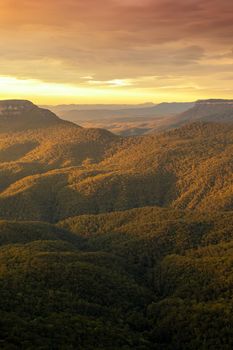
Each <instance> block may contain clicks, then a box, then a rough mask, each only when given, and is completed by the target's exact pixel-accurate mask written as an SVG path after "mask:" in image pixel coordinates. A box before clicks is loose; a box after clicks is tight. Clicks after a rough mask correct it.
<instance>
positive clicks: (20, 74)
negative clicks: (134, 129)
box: [0, 0, 233, 104]
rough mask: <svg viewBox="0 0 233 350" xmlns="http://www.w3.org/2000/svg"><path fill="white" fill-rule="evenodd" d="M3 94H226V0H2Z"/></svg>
mask: <svg viewBox="0 0 233 350" xmlns="http://www.w3.org/2000/svg"><path fill="white" fill-rule="evenodd" d="M0 36H1V37H0V39H1V40H0V52H1V55H0V99H5V98H26V99H30V100H32V101H34V102H35V103H40V104H44V103H51V104H59V103H98V102H99V103H122V102H124V103H139V102H148V101H152V102H161V101H191V100H196V99H199V98H211V97H212V98H217V97H218V98H233V40H232V38H233V1H232V0H49V1H48V0H40V1H38V0H20V1H19V0H0Z"/></svg>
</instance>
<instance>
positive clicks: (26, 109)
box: [0, 100, 69, 132]
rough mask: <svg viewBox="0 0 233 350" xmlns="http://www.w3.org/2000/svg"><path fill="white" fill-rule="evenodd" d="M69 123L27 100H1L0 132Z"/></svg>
mask: <svg viewBox="0 0 233 350" xmlns="http://www.w3.org/2000/svg"><path fill="white" fill-rule="evenodd" d="M61 123H66V124H67V123H69V122H66V121H63V120H62V119H60V118H58V117H57V116H56V115H55V114H54V113H52V112H51V111H49V110H47V109H43V108H39V107H37V106H36V105H34V104H33V103H32V102H30V101H26V100H6V101H0V132H15V131H23V130H27V129H35V128H45V127H49V126H51V125H55V124H61Z"/></svg>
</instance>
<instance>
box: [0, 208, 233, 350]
mask: <svg viewBox="0 0 233 350" xmlns="http://www.w3.org/2000/svg"><path fill="white" fill-rule="evenodd" d="M0 238H1V242H0V244H1V248H0V261H1V270H0V280H1V283H0V296H1V297H0V307H1V320H0V330H1V348H3V349H34V348H38V349H77V348H78V349H85V350H86V349H90V350H91V349H165V350H167V349H177V350H178V349H179V350H180V349H184V350H187V349H216V350H217V349H231V348H232V346H233V337H232V327H233V317H232V308H233V303H232V287H233V280H232V264H233V259H232V250H233V218H232V214H231V213H229V214H228V213H226V214H224V215H222V214H221V215H220V214H216V215H211V214H209V215H205V214H201V213H198V212H186V211H177V210H171V209H161V208H156V207H154V208H149V207H148V208H143V209H133V210H130V211H125V212H116V213H110V214H101V215H97V216H96V215H91V216H86V215H84V216H79V217H75V218H71V219H68V220H65V221H63V222H61V223H58V224H57V225H51V224H45V223H35V222H34V223H33V222H24V223H20V222H18V223H16V222H8V221H2V222H1V223H0Z"/></svg>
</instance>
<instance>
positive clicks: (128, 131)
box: [52, 99, 233, 136]
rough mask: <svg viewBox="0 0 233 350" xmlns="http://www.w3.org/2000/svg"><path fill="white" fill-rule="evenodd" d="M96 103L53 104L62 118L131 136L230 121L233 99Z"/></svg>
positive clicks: (55, 110)
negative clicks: (194, 101)
mask: <svg viewBox="0 0 233 350" xmlns="http://www.w3.org/2000/svg"><path fill="white" fill-rule="evenodd" d="M97 107H98V108H97ZM97 107H96V106H95V105H94V106H93V107H90V106H85V105H84V106H82V105H77V106H76V107H75V105H71V106H58V107H53V108H52V110H53V111H54V112H55V113H57V114H58V115H59V116H60V117H61V118H63V119H65V120H69V121H72V122H74V123H76V124H78V125H81V126H84V127H94V128H96V127H98V128H105V129H108V130H109V131H111V132H113V133H115V134H118V135H122V136H132V135H143V134H148V133H151V132H157V131H163V130H168V129H171V128H174V127H179V126H181V125H183V124H185V123H187V122H192V121H211V122H218V121H220V122H229V121H231V120H232V110H233V103H232V101H231V100H214V99H212V100H203V101H197V102H196V103H161V104H158V105H153V106H151V105H150V104H148V105H147V106H146V107H145V106H143V107H142V106H134V107H133V108H132V107H131V108H130V107H129V106H128V107H127V108H123V106H119V107H118V109H117V107H116V106H114V107H112V106H111V105H110V106H109V107H108V105H106V106H105V107H102V105H101V106H97ZM101 107H102V108H101ZM86 108H87V109H86Z"/></svg>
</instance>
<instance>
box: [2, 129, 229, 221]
mask: <svg viewBox="0 0 233 350" xmlns="http://www.w3.org/2000/svg"><path fill="white" fill-rule="evenodd" d="M2 140H3V141H2V142H3V143H2V145H3V146H2V150H0V157H1V155H2V162H1V164H0V178H1V193H0V217H1V218H3V219H5V218H7V219H17V220H44V221H50V222H56V221H59V220H61V219H65V218H67V217H69V216H75V215H79V214H85V213H93V214H98V213H101V212H110V211H115V210H125V209H130V208H134V207H144V206H147V205H151V206H153V205H159V206H162V207H173V208H182V209H186V208H187V209H199V210H231V209H232V156H231V155H232V147H233V146H232V142H233V126H231V125H230V126H229V125H228V124H215V123H194V124H189V125H185V126H183V127H182V128H180V129H175V130H172V131H169V132H166V133H162V134H154V135H147V136H142V137H132V138H120V137H117V136H114V135H113V134H111V133H110V132H108V131H105V130H98V129H85V128H78V127H76V126H73V125H71V126H70V125H69V126H62V127H57V126H56V127H53V128H47V129H46V130H43V131H39V130H37V131H36V132H34V131H30V132H27V133H16V134H14V137H13V138H9V139H8V138H6V137H5V136H4V137H3V139H2ZM24 142H25V143H26V145H25V144H24ZM18 145H23V150H22V149H21V150H22V154H19V155H18V158H17V159H14V160H11V158H10V157H11V155H12V154H14V157H16V155H15V153H14V149H15V148H17V149H18ZM26 146H27V147H28V150H27V152H25V147H26ZM7 157H8V158H7Z"/></svg>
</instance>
